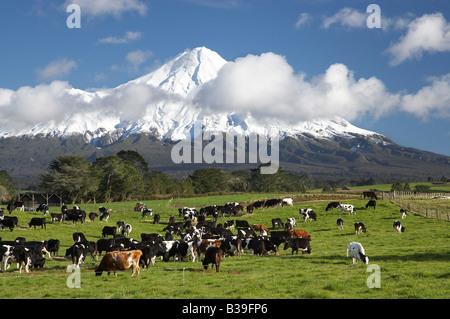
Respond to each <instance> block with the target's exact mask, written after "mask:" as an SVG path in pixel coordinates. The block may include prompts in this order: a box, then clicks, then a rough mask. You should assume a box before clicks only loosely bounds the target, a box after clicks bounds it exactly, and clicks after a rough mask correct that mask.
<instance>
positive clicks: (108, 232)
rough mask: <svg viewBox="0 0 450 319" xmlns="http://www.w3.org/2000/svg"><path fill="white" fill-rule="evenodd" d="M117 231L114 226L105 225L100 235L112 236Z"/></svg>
mask: <svg viewBox="0 0 450 319" xmlns="http://www.w3.org/2000/svg"><path fill="white" fill-rule="evenodd" d="M116 233H117V228H116V227H114V226H105V227H103V229H102V237H106V236H108V235H111V236H114V235H116Z"/></svg>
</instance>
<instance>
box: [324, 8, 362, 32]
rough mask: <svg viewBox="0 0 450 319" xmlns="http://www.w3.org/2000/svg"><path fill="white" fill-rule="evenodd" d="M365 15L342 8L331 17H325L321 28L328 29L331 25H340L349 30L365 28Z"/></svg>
mask: <svg viewBox="0 0 450 319" xmlns="http://www.w3.org/2000/svg"><path fill="white" fill-rule="evenodd" d="M366 20H367V15H366V13H365V12H363V13H361V12H359V11H358V10H356V9H353V8H343V9H341V10H339V11H338V12H337V13H335V14H334V15H332V16H331V17H325V18H324V20H323V24H322V26H323V27H324V28H325V29H328V28H329V27H330V26H331V25H332V24H340V25H342V26H345V27H350V28H364V27H366V26H367V25H366Z"/></svg>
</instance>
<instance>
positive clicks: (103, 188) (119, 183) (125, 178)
mask: <svg viewBox="0 0 450 319" xmlns="http://www.w3.org/2000/svg"><path fill="white" fill-rule="evenodd" d="M94 167H96V168H97V169H98V170H99V171H100V173H99V176H100V185H99V187H98V195H99V198H101V199H103V200H104V201H107V202H111V201H125V200H131V199H133V198H138V197H140V196H141V195H142V191H143V189H144V182H143V179H142V176H141V175H140V174H139V172H138V171H137V170H136V168H135V167H134V166H133V164H132V163H131V162H124V161H122V160H121V159H120V157H118V156H115V155H113V156H108V157H101V158H98V159H97V160H96V161H95V162H94Z"/></svg>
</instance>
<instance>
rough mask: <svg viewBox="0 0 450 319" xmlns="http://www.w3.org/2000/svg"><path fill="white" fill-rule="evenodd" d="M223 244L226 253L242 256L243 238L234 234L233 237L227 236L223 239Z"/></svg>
mask: <svg viewBox="0 0 450 319" xmlns="http://www.w3.org/2000/svg"><path fill="white" fill-rule="evenodd" d="M221 241H222V245H221V246H220V247H221V248H222V250H223V252H224V254H225V255H226V254H228V255H236V253H237V255H238V257H241V252H242V238H240V237H238V236H232V237H231V238H226V239H223V240H221Z"/></svg>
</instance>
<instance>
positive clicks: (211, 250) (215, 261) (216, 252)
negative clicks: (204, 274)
mask: <svg viewBox="0 0 450 319" xmlns="http://www.w3.org/2000/svg"><path fill="white" fill-rule="evenodd" d="M221 261H222V251H221V249H220V247H214V246H213V247H208V249H207V250H206V252H205V258H204V259H203V261H202V263H203V268H205V271H206V270H208V266H209V264H211V268H212V269H214V266H216V272H219V267H220V262H221Z"/></svg>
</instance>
